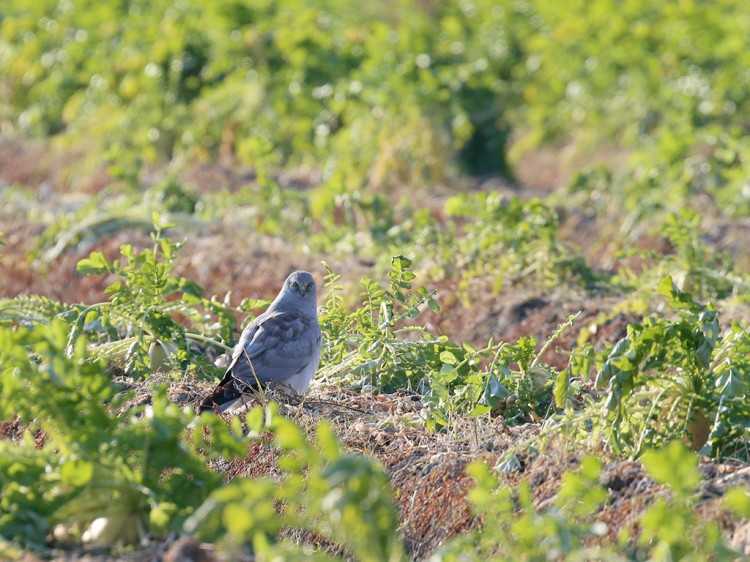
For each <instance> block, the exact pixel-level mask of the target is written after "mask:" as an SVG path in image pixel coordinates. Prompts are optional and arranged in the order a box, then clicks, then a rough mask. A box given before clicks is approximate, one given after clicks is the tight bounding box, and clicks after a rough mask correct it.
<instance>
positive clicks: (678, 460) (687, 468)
mask: <svg viewBox="0 0 750 562" xmlns="http://www.w3.org/2000/svg"><path fill="white" fill-rule="evenodd" d="M643 465H644V466H645V467H646V472H648V474H649V476H651V477H652V478H653V479H654V480H656V481H657V482H659V483H660V484H666V485H667V486H670V487H671V488H672V489H673V490H675V491H676V492H679V493H682V494H689V493H692V492H693V491H694V490H695V488H696V487H697V486H698V484H699V483H700V473H699V472H698V456H697V455H696V454H695V453H693V452H692V451H690V450H689V449H688V448H687V447H686V446H685V445H684V444H683V443H682V442H681V441H672V442H671V443H670V444H669V445H667V446H666V447H663V448H661V449H659V450H651V451H646V453H644V455H643Z"/></svg>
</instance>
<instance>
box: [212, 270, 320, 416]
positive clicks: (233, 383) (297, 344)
mask: <svg viewBox="0 0 750 562" xmlns="http://www.w3.org/2000/svg"><path fill="white" fill-rule="evenodd" d="M321 341H322V335H321V332H320V324H318V308H317V303H316V288H315V280H314V279H313V277H312V275H310V274H309V273H308V272H307V271H295V272H294V273H292V274H291V275H290V276H289V277H287V278H286V281H284V286H283V287H282V288H281V291H280V292H279V294H278V296H277V297H276V298H275V299H274V301H273V302H272V303H271V306H269V307H268V310H266V311H265V312H264V313H263V314H261V315H260V316H258V317H257V318H255V320H253V321H252V322H250V324H248V325H247V326H246V327H245V329H244V330H243V331H242V335H241V336H240V341H239V342H238V343H237V345H236V346H235V348H234V351H233V352H232V362H231V364H230V365H229V368H228V369H227V372H226V374H225V375H224V378H223V379H222V381H221V383H219V386H217V387H216V390H214V392H213V394H212V395H211V396H209V397H207V398H206V399H205V400H203V402H202V403H201V405H200V410H201V411H217V410H218V411H219V412H224V411H226V410H227V409H229V408H230V407H232V406H233V405H234V404H235V403H237V402H238V401H240V400H241V398H242V397H243V395H245V394H247V393H248V392H250V391H252V390H257V389H258V386H259V385H260V386H266V385H267V384H268V383H270V382H273V383H276V384H278V385H282V386H286V387H288V388H290V389H292V390H293V391H294V392H296V393H297V394H304V392H305V391H306V390H307V388H308V387H309V386H310V382H311V381H312V379H313V375H315V371H316V370H317V368H318V363H319V361H320V344H321Z"/></svg>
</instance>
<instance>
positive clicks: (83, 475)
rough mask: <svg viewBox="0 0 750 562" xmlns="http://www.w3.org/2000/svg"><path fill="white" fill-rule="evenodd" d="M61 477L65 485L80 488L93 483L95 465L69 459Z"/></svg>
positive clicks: (63, 466) (85, 461) (65, 463)
mask: <svg viewBox="0 0 750 562" xmlns="http://www.w3.org/2000/svg"><path fill="white" fill-rule="evenodd" d="M60 476H61V478H62V483H63V484H65V485H68V486H74V487H76V488H79V487H82V486H85V485H86V484H88V483H89V482H90V481H91V478H92V477H93V476H94V465H93V463H91V462H89V461H87V460H85V459H69V460H67V461H65V462H64V463H63V465H62V467H61V469H60Z"/></svg>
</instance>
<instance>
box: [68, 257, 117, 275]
mask: <svg viewBox="0 0 750 562" xmlns="http://www.w3.org/2000/svg"><path fill="white" fill-rule="evenodd" d="M76 271H78V273H81V274H83V275H101V274H103V273H107V272H108V271H112V266H111V265H110V264H109V262H108V261H107V258H105V257H104V254H102V253H101V252H91V254H90V255H89V257H88V258H83V259H82V260H79V261H78V264H77V265H76Z"/></svg>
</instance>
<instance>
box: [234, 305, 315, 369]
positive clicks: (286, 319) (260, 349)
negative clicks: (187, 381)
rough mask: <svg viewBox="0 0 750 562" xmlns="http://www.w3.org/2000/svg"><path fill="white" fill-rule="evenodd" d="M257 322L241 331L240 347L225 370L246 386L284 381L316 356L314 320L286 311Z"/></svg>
mask: <svg viewBox="0 0 750 562" xmlns="http://www.w3.org/2000/svg"><path fill="white" fill-rule="evenodd" d="M257 320H260V321H259V322H258V323H257V325H256V326H253V327H252V329H250V330H247V329H246V331H245V332H243V334H242V337H241V338H240V344H242V346H241V345H240V344H238V345H237V349H235V352H234V353H233V354H232V355H233V357H234V360H233V361H232V364H231V365H230V367H229V369H228V371H227V375H228V376H230V377H231V378H234V379H239V380H241V381H244V382H247V383H248V384H253V383H255V382H256V380H257V381H258V382H260V383H261V384H265V383H267V382H272V381H276V382H278V381H284V380H286V379H288V378H290V377H292V376H294V375H295V374H296V373H298V372H300V371H301V370H303V369H304V368H305V367H307V366H308V365H309V363H310V361H312V360H313V358H315V357H317V350H318V349H319V347H320V338H321V336H320V328H319V327H318V323H317V318H315V317H311V316H309V315H306V314H302V313H300V312H297V311H289V312H274V313H271V314H269V315H267V316H266V317H265V318H262V319H261V318H260V317H258V319H257ZM250 327H251V326H248V328H250ZM246 334H247V337H245V336H246ZM243 340H244V341H243ZM243 349H244V351H243Z"/></svg>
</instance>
